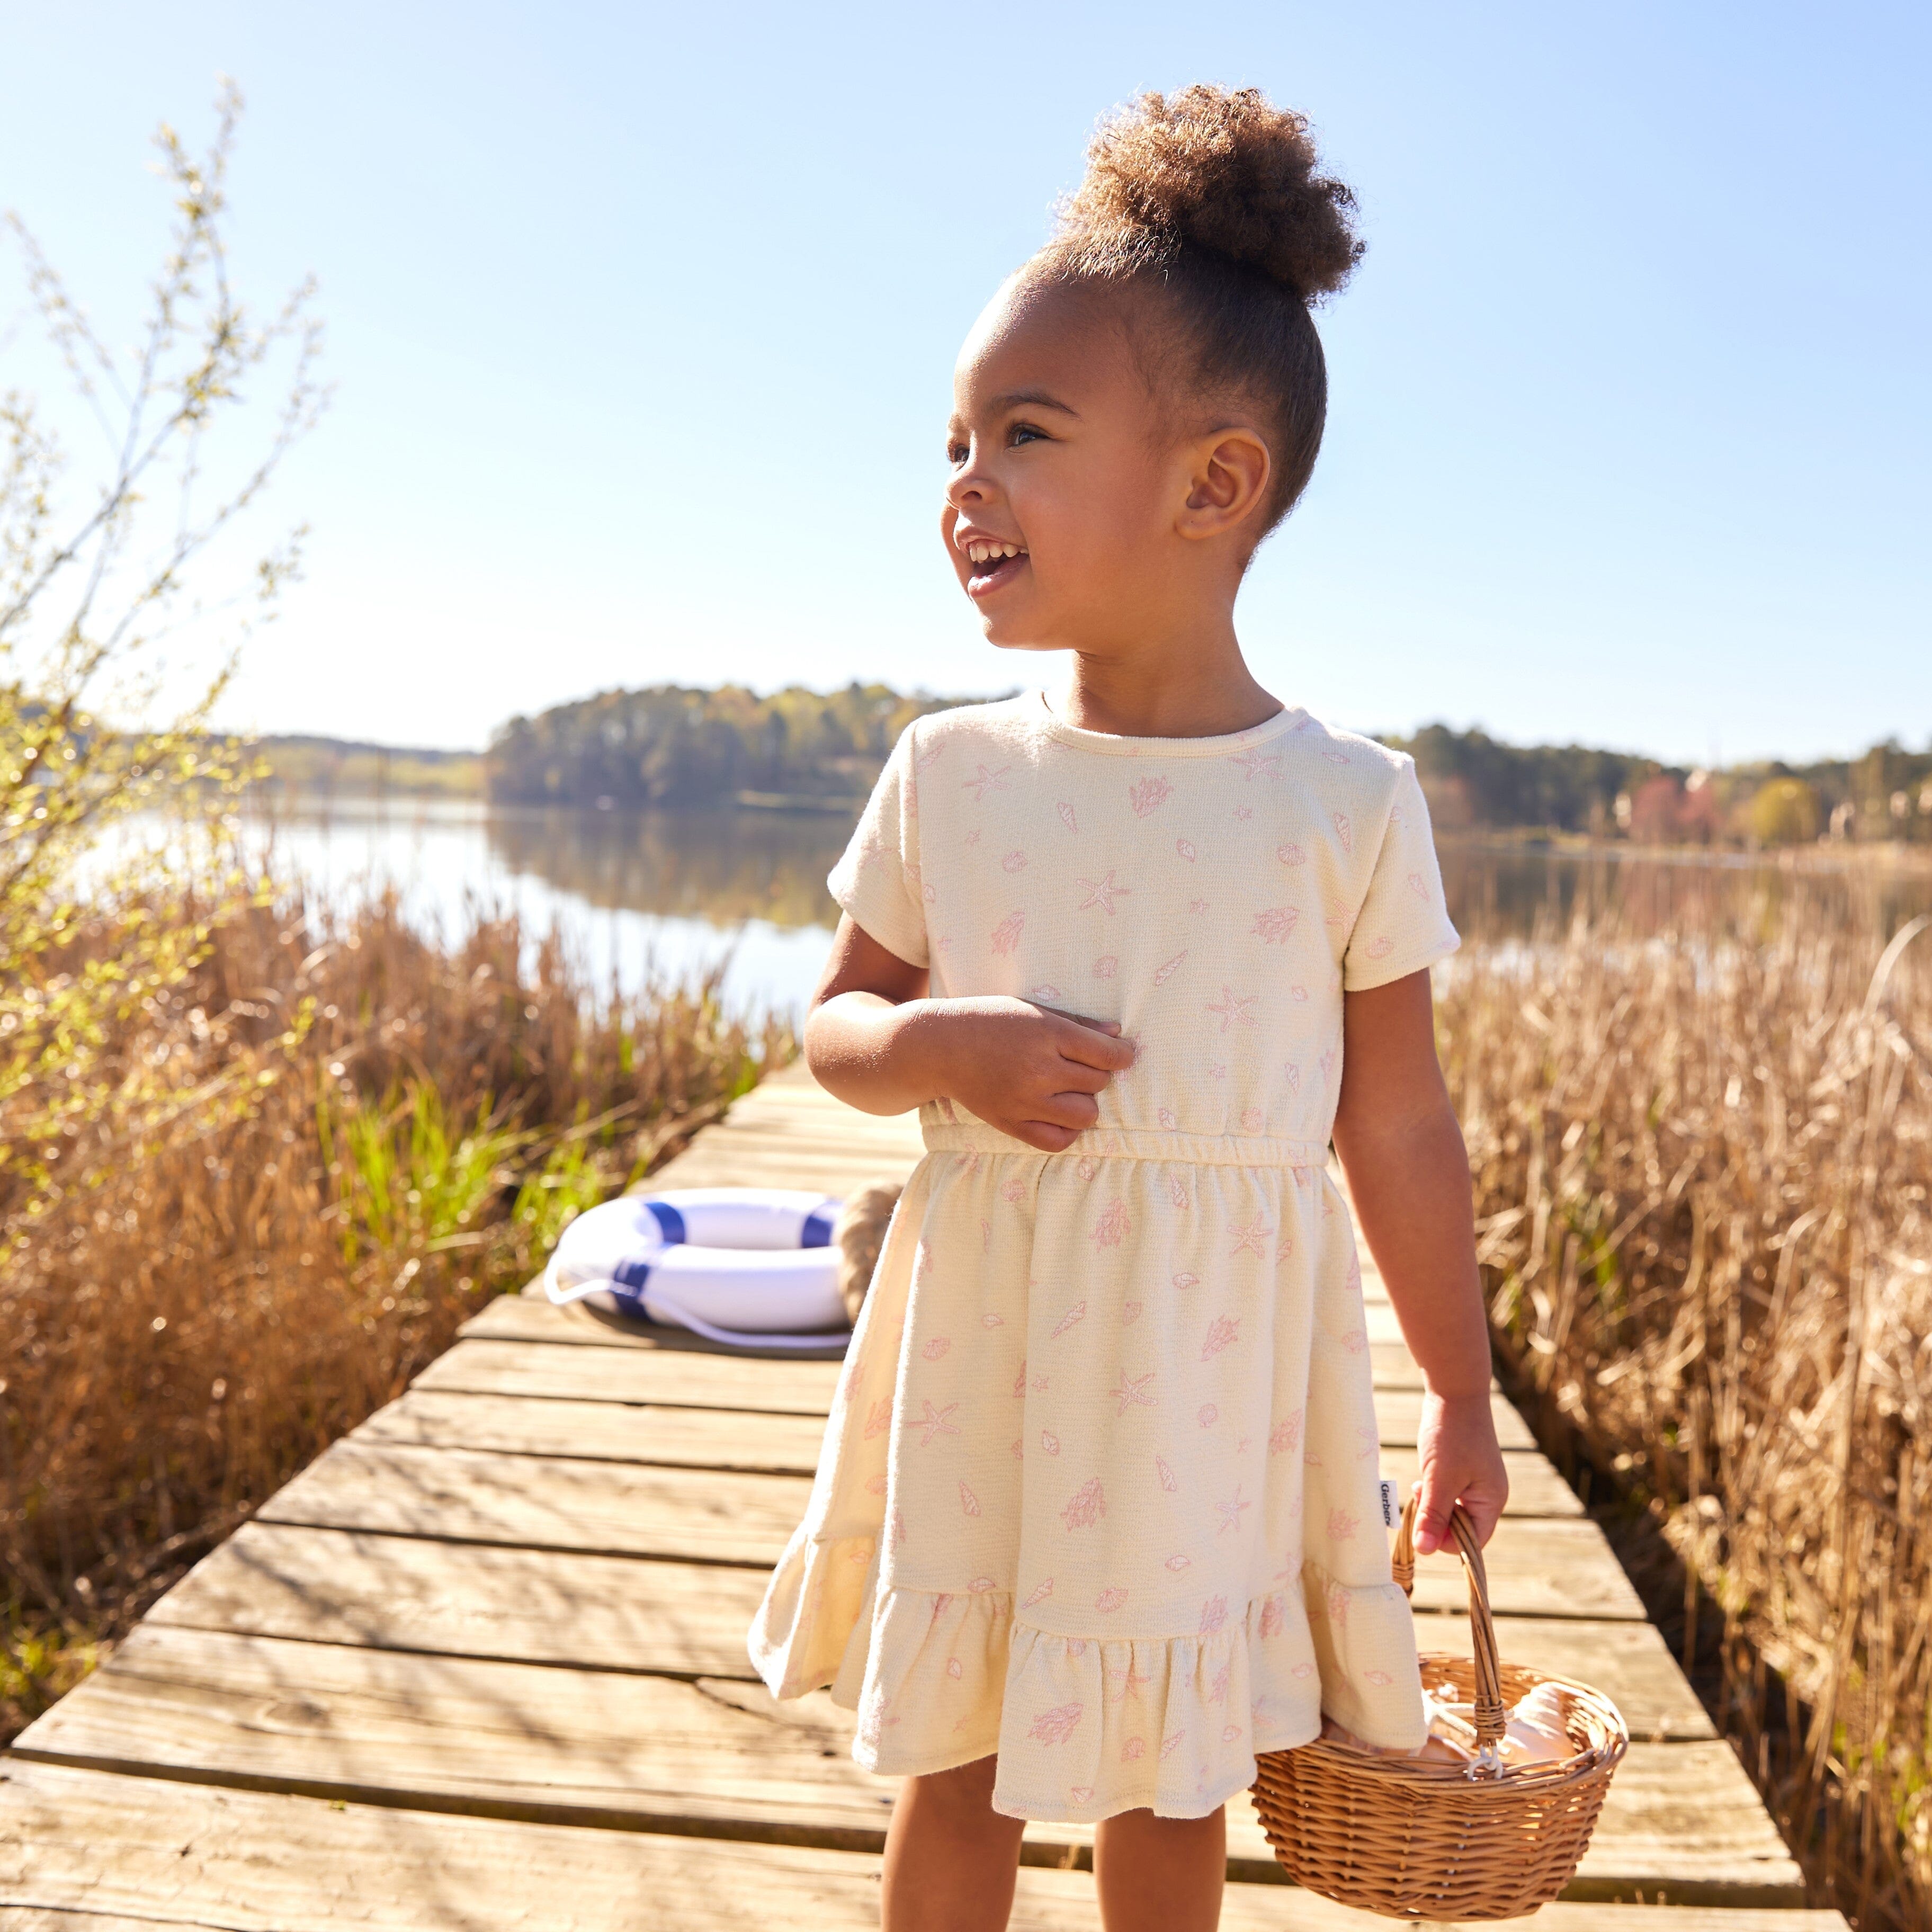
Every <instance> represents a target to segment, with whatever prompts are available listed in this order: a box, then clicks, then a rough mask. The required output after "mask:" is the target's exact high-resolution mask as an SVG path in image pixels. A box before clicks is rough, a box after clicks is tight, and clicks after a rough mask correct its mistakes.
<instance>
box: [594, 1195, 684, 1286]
mask: <svg viewBox="0 0 1932 1932" xmlns="http://www.w3.org/2000/svg"><path fill="white" fill-rule="evenodd" d="M672 1212H673V1214H675V1213H676V1209H675V1208H673V1210H672ZM650 1277H651V1265H650V1263H649V1262H645V1261H637V1260H635V1259H632V1260H630V1261H623V1262H619V1263H618V1264H617V1265H616V1267H615V1268H613V1269H612V1270H611V1271H610V1286H612V1287H613V1288H621V1289H623V1290H624V1291H625V1292H626V1293H627V1294H630V1295H642V1294H643V1292H644V1283H646V1282H647V1281H648V1280H649V1279H650Z"/></svg>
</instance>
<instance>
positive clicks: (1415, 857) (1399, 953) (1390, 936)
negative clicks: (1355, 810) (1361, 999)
mask: <svg viewBox="0 0 1932 1932" xmlns="http://www.w3.org/2000/svg"><path fill="white" fill-rule="evenodd" d="M1462 943H1463V942H1462V941H1461V940H1460V938H1458V937H1457V932H1456V929H1455V927H1454V926H1452V925H1451V924H1450V922H1449V909H1448V906H1447V905H1446V904H1445V903H1444V901H1443V896H1442V870H1441V868H1439V866H1438V865H1437V864H1436V841H1435V840H1434V838H1433V837H1432V836H1431V835H1430V829H1429V807H1428V805H1427V804H1425V803H1424V800H1423V796H1422V787H1421V785H1420V784H1418V783H1417V781H1416V776H1415V761H1414V760H1412V759H1409V758H1404V759H1403V761H1402V769H1401V770H1400V772H1399V773H1398V774H1397V778H1396V786H1395V802H1394V804H1393V805H1391V807H1390V808H1389V815H1388V823H1386V824H1385V826H1384V827H1383V829H1382V849H1381V850H1379V852H1377V853H1376V865H1375V871H1373V874H1371V875H1370V879H1369V889H1368V891H1367V893H1366V895H1364V898H1363V900H1362V904H1361V910H1360V911H1359V912H1358V913H1356V915H1355V927H1354V929H1353V930H1352V932H1350V933H1349V944H1348V948H1347V950H1346V952H1344V953H1343V956H1342V985H1343V989H1345V990H1346V991H1347V992H1351V993H1360V992H1367V990H1368V989H1369V988H1370V987H1371V986H1387V985H1388V984H1389V983H1390V982H1391V980H1401V979H1406V977H1408V976H1409V974H1412V973H1419V972H1421V971H1422V969H1423V968H1424V967H1425V966H1433V965H1434V964H1435V963H1436V961H1437V960H1439V959H1446V958H1447V957H1448V955H1449V954H1451V953H1454V951H1455V950H1456V949H1457V947H1458V946H1460V944H1462Z"/></svg>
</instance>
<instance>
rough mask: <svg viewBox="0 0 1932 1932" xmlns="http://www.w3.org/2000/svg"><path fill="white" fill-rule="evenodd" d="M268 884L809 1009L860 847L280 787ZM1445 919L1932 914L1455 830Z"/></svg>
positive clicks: (1695, 923)
mask: <svg viewBox="0 0 1932 1932" xmlns="http://www.w3.org/2000/svg"><path fill="white" fill-rule="evenodd" d="M244 823H245V825H246V826H247V828H248V838H249V841H250V843H251V845H253V846H254V847H256V848H257V850H260V852H261V853H262V854H263V857H264V859H265V860H266V862H267V866H268V869H269V872H270V874H271V876H272V877H275V878H278V879H283V880H293V879H295V878H297V877H299V878H302V879H303V880H306V881H307V882H308V883H309V884H310V885H311V886H312V887H313V888H314V889H315V890H316V891H317V892H318V893H319V895H320V896H321V897H322V898H324V899H325V900H328V901H332V902H334V903H336V904H342V903H344V902H345V901H348V900H350V899H353V898H355V897H356V896H358V895H360V894H362V893H363V892H367V891H369V890H371V889H382V888H383V887H385V886H394V887H395V889H396V890H397V891H398V892H400V893H401V895H402V896H403V898H404V904H405V907H406V908H407V911H408V913H409V914H410V916H411V917H412V918H413V919H416V920H417V921H419V922H421V923H422V925H423V926H425V928H440V929H441V930H442V931H443V932H446V933H449V932H455V931H456V930H458V929H460V927H461V926H463V923H464V922H466V919H467V918H468V917H469V914H470V913H471V912H472V910H474V909H475V908H477V907H488V906H502V907H514V909H515V910H517V912H518V913H520V914H521V916H523V919H524V920H525V922H526V926H527V927H528V928H529V930H531V931H532V932H535V933H541V932H547V930H549V929H550V927H551V926H552V925H553V924H555V925H557V926H560V927H561V928H562V931H563V932H564V933H565V935H566V936H567V937H568V939H569V941H570V942H571V944H572V945H573V946H574V947H576V948H577V950H578V952H579V954H580V956H581V958H582V959H583V960H584V961H585V962H586V964H587V965H588V966H589V968H590V969H591V970H592V971H593V972H594V973H595V974H596V975H597V976H598V978H599V979H600V980H602V979H607V977H609V976H610V974H613V973H615V974H616V976H617V977H618V979H619V982H620V983H622V984H623V985H624V986H627V987H631V988H634V987H637V986H640V985H642V984H643V983H644V981H645V980H646V979H648V978H649V977H650V976H651V975H652V974H653V973H655V974H658V975H659V976H663V975H666V974H669V975H673V976H682V975H683V974H686V973H688V972H692V971H699V970H701V969H703V968H707V967H709V966H712V965H715V964H716V963H717V962H719V961H721V960H727V959H728V962H729V964H728V966H727V970H726V974H725V980H724V987H725V992H726V994H727V997H728V998H731V999H733V1000H734V1001H742V1002H744V1003H746V1004H750V1005H754V1006H770V1007H776V1008H778V1009H781V1010H789V1011H791V1012H793V1013H799V1012H802V1010H803V1007H804V1004H805V1001H806V999H807V998H808V996H809V995H810V993H811V989H812V986H813V985H814V983H815V981H816V980H817V977H818V974H819V971H820V968H821V966H822V965H823V963H824V959H825V950H826V943H827V941H829V938H830V936H831V932H832V926H834V924H835V922H836V921H837V918H838V908H837V907H835V905H834V904H832V898H831V896H830V895H829V893H828V892H826V889H825V875H826V872H827V871H829V870H830V868H831V867H832V862H834V861H835V859H837V857H838V854H839V853H840V852H841V850H843V849H844V844H845V841H846V840H847V838H848V837H849V836H850V832H851V823H850V820H849V819H847V818H846V817H843V816H841V815H838V814H810V813H808V814H781V813H775V812H763V811H690V812H628V811H610V812H597V811H577V810H565V809H556V810H544V809H539V808H501V807H493V806H489V805H484V804H482V803H481V802H472V801H450V800H424V799H388V800H378V799H369V798H356V797H349V798H344V797H337V798H335V799H322V798H317V797H304V796H296V797H294V798H293V799H291V798H289V797H287V796H283V797H279V798H275V799H272V800H263V801H260V802H257V804H256V805H254V806H253V807H251V810H250V811H249V813H248V816H247V817H246V818H245V821H244ZM1441 855H1442V870H1443V883H1444V886H1445V891H1446V892H1447V895H1448V904H1449V910H1450V915H1451V917H1452V918H1453V919H1454V920H1455V921H1456V923H1457V926H1458V927H1459V928H1460V929H1461V930H1462V931H1463V933H1464V934H1465V935H1466V936H1467V937H1468V938H1470V939H1471V940H1472V941H1481V940H1492V941H1494V940H1522V939H1527V938H1530V937H1531V936H1532V935H1534V934H1535V933H1536V932H1538V931H1539V930H1547V929H1550V927H1551V926H1561V925H1562V923H1564V922H1565V921H1567V920H1568V919H1569V918H1571V916H1573V915H1574V914H1577V913H1585V912H1588V913H1602V912H1604V910H1615V911H1616V912H1617V913H1619V915H1620V916H1621V918H1622V921H1623V922H1625V925H1626V926H1627V927H1628V929H1630V930H1631V932H1634V933H1635V934H1637V935H1642V934H1645V933H1650V932H1658V931H1661V930H1663V929H1667V928H1671V927H1676V928H1679V929H1695V930H1700V931H1711V930H1715V929H1736V930H1740V931H1742V930H1747V929H1751V928H1753V927H1756V926H1761V925H1762V924H1763V922H1764V921H1765V920H1766V919H1768V918H1769V916H1770V914H1771V913H1772V912H1773V911H1774V910H1775V908H1776V907H1778V904H1780V903H1781V901H1783V900H1784V898H1786V897H1787V895H1790V894H1793V893H1794V892H1798V893H1802V894H1804V895H1805V896H1806V898H1807V901H1808V903H1810V904H1813V905H1814V906H1815V907H1817V910H1818V913H1819V914H1820V916H1824V917H1828V918H1829V917H1832V916H1835V915H1836V914H1838V913H1841V912H1843V911H1844V910H1849V907H1850V904H1851V901H1852V900H1853V899H1854V898H1869V899H1870V901H1871V905H1870V910H1871V911H1872V912H1873V913H1874V914H1875V915H1876V917H1877V918H1878V919H1879V921H1880V922H1882V924H1883V925H1884V926H1885V927H1886V928H1887V929H1895V928H1896V926H1897V925H1898V924H1899V923H1900V922H1902V921H1903V919H1906V918H1907V917H1909V916H1911V915H1912V913H1915V912H1918V911H1922V910H1927V908H1928V907H1932V874H1927V872H1926V871H1924V870H1922V869H1912V868H1900V867H1897V866H1894V865H1891V864H1889V863H1888V862H1887V860H1886V859H1885V855H1884V854H1883V853H1869V852H1868V853H1866V854H1864V856H1863V857H1862V858H1858V857H1857V856H1856V855H1852V857H1853V859H1854V862H1852V863H1850V864H1849V865H1847V864H1845V863H1843V862H1841V861H1842V860H1843V859H1844V858H1845V857H1846V856H1847V855H1845V854H1843V853H1839V854H1837V855H1833V854H1832V853H1822V852H1808V853H1805V854H1804V855H1803V856H1802V859H1799V860H1797V861H1791V860H1787V861H1786V862H1783V863H1780V862H1777V861H1776V860H1774V859H1769V858H1764V857H1757V856H1750V855H1747V854H1744V853H1676V854H1664V853H1654V852H1651V851H1648V850H1644V849H1643V848H1641V847H1617V848H1613V849H1610V850H1597V851H1595V852H1578V851H1574V850H1565V851H1553V850H1548V849H1546V848H1544V847H1539V846H1537V845H1535V844H1527V845H1526V844H1523V843H1521V842H1510V841H1496V840H1485V839H1484V838H1481V837H1472V836H1469V835H1460V834H1458V835H1451V836H1449V837H1447V838H1445V839H1443V840H1442V841H1441Z"/></svg>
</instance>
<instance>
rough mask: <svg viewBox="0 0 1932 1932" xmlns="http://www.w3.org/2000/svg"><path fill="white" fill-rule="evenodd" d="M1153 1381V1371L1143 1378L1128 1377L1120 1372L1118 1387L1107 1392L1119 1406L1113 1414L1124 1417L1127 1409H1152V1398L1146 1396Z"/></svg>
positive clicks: (1123, 1372)
mask: <svg viewBox="0 0 1932 1932" xmlns="http://www.w3.org/2000/svg"><path fill="white" fill-rule="evenodd" d="M1153 1380H1154V1371H1153V1370H1151V1369H1150V1370H1148V1373H1146V1374H1145V1375H1144V1376H1130V1375H1129V1374H1127V1372H1126V1371H1125V1370H1122V1372H1121V1385H1120V1387H1119V1388H1116V1389H1113V1390H1111V1391H1109V1394H1112V1397H1114V1399H1115V1401H1117V1402H1118V1403H1119V1404H1120V1405H1121V1406H1120V1407H1119V1408H1118V1409H1116V1410H1115V1415H1126V1414H1127V1411H1128V1410H1129V1409H1133V1408H1135V1407H1137V1406H1138V1407H1139V1408H1142V1409H1151V1408H1153V1407H1154V1397H1152V1396H1151V1395H1149V1394H1148V1383H1149V1382H1152V1381H1153Z"/></svg>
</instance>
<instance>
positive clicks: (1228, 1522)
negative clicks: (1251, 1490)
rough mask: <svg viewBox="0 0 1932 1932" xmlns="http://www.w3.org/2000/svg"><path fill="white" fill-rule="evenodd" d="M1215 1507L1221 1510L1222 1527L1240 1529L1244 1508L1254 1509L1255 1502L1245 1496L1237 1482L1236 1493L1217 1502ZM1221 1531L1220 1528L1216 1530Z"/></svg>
mask: <svg viewBox="0 0 1932 1932" xmlns="http://www.w3.org/2000/svg"><path fill="white" fill-rule="evenodd" d="M1214 1507H1215V1508H1217V1510H1219V1511H1220V1512H1221V1523H1220V1529H1240V1528H1241V1512H1242V1511H1244V1510H1251V1509H1253V1508H1254V1505H1253V1503H1252V1502H1247V1500H1245V1499H1244V1498H1243V1496H1242V1495H1241V1484H1239V1483H1237V1484H1235V1493H1234V1494H1233V1495H1232V1496H1230V1497H1229V1499H1228V1500H1227V1501H1226V1502H1224V1503H1217V1504H1216V1505H1214ZM1215 1534H1216V1535H1220V1530H1217V1531H1216V1532H1215Z"/></svg>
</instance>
